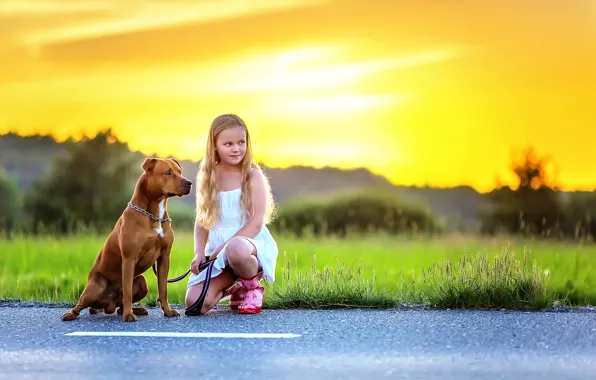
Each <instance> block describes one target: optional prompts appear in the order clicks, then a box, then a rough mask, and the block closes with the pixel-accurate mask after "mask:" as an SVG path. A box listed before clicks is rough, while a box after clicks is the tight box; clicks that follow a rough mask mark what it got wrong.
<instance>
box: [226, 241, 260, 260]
mask: <svg viewBox="0 0 596 380" xmlns="http://www.w3.org/2000/svg"><path fill="white" fill-rule="evenodd" d="M253 252H254V247H253V245H252V244H251V243H250V242H248V241H247V240H246V239H244V238H241V237H234V238H232V239H230V241H229V242H228V244H227V245H226V256H227V258H228V262H229V263H230V265H234V264H238V263H240V262H242V261H244V260H246V259H247V258H248V257H250V255H251V254H252V253H253Z"/></svg>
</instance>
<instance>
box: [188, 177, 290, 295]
mask: <svg viewBox="0 0 596 380" xmlns="http://www.w3.org/2000/svg"><path fill="white" fill-rule="evenodd" d="M241 192H242V189H241V188H237V189H234V190H229V191H220V192H219V201H220V205H221V218H220V221H219V222H217V223H216V224H215V226H213V227H212V228H211V229H210V230H209V236H208V238H207V244H206V245H205V255H207V256H208V255H210V254H211V253H212V252H213V251H214V250H215V249H216V248H217V247H219V246H220V245H222V244H223V243H224V242H225V241H227V240H229V239H230V238H231V237H232V236H234V234H235V233H236V232H238V230H239V229H240V228H242V226H243V225H244V220H243V218H242V209H241V207H240V195H241ZM243 238H245V239H248V240H249V241H250V242H251V243H252V244H253V245H254V246H255V247H256V249H257V260H258V262H259V265H260V266H261V268H262V269H263V279H264V280H265V281H267V282H268V283H270V284H271V283H273V282H274V281H275V265H276V262H277V255H278V252H279V251H278V247H277V243H276V242H275V239H273V236H271V233H270V232H269V229H268V228H267V226H263V228H261V232H259V234H258V235H257V236H255V238H254V239H251V238H248V237H245V236H243ZM227 263H228V260H227V257H226V247H224V248H223V249H222V250H221V251H220V252H219V254H218V255H217V257H216V259H215V263H214V264H213V271H212V272H211V278H213V277H216V276H219V274H220V273H221V272H222V270H223V269H224V268H225V267H226V265H227ZM206 272H207V271H206V270H203V271H201V272H199V274H198V275H197V274H194V273H192V272H191V274H190V277H189V278H188V284H187V288H189V287H191V286H194V285H196V284H199V283H201V282H202V281H205V274H206Z"/></svg>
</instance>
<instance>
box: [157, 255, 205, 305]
mask: <svg viewBox="0 0 596 380" xmlns="http://www.w3.org/2000/svg"><path fill="white" fill-rule="evenodd" d="M205 258H206V259H207V261H206V262H204V263H201V264H199V272H201V271H202V270H205V269H206V270H207V273H206V276H205V282H204V283H203V290H202V291H201V295H200V296H199V298H198V299H197V300H196V301H195V303H193V304H192V305H191V306H189V307H186V308H185V309H184V313H185V314H186V315H199V314H200V313H201V309H202V308H203V303H204V302H205V297H206V296H207V290H208V289H209V285H210V284H211V273H212V272H213V265H214V264H215V259H213V260H210V259H209V256H206V257H205ZM152 268H153V273H155V275H156V276H157V270H156V269H155V264H153V265H152ZM189 273H190V269H189V270H187V271H186V273H184V274H183V275H180V276H178V277H176V278H172V279H169V280H168V282H170V283H171V282H177V281H180V280H182V279H183V278H184V277H186V276H188V274H189Z"/></svg>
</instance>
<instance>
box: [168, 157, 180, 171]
mask: <svg viewBox="0 0 596 380" xmlns="http://www.w3.org/2000/svg"><path fill="white" fill-rule="evenodd" d="M170 161H172V162H173V163H175V164H176V165H178V167H179V168H180V171H182V165H180V162H178V160H177V159H175V158H174V157H172V158H170Z"/></svg>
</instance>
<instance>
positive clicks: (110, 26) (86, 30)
mask: <svg viewBox="0 0 596 380" xmlns="http://www.w3.org/2000/svg"><path fill="white" fill-rule="evenodd" d="M325 1H326V0H284V1H270V0H226V1H225V2H222V1H218V0H206V1H196V2H190V1H175V0H174V1H164V0H146V1H143V2H135V3H131V2H126V1H111V2H110V1H108V2H96V1H90V2H81V3H68V2H67V3H63V2H58V1H42V3H40V4H41V7H40V8H38V6H37V3H36V4H35V5H33V4H31V3H28V4H30V5H29V6H24V5H22V4H20V2H18V3H17V2H15V1H9V3H8V5H5V6H4V8H0V15H2V14H4V15H11V14H19V15H21V16H23V15H33V14H46V15H48V14H52V13H73V12H83V11H105V10H108V9H109V11H110V12H109V13H106V15H105V16H104V17H101V18H100V19H98V20H93V21H82V22H77V21H71V22H69V23H67V24H63V23H56V24H55V25H53V26H52V27H48V28H47V29H44V30H39V31H36V32H34V33H30V34H28V35H26V36H25V38H24V41H25V43H26V44H27V45H32V46H37V45H45V44H52V43H61V42H67V41H76V40H82V39H92V38H99V37H104V36H109V35H115V34H122V33H130V32H135V31H140V30H149V29H156V28H164V27H171V26H174V25H180V24H187V23H196V22H209V21H215V20H224V19H231V18H236V17H242V16H247V15H251V14H258V13H265V12H271V11H276V10H281V9H291V8H294V7H298V6H304V5H311V4H318V3H322V2H325ZM26 4H27V3H26Z"/></svg>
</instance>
